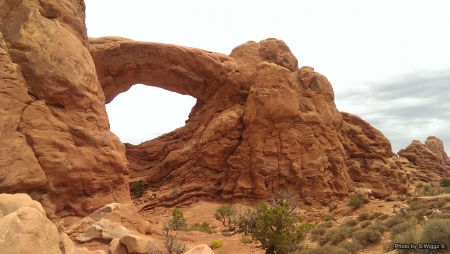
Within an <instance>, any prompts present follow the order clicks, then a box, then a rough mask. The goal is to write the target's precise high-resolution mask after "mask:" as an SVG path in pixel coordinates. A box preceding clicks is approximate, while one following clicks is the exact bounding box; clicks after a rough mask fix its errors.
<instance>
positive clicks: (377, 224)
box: [365, 221, 388, 233]
mask: <svg viewBox="0 0 450 254" xmlns="http://www.w3.org/2000/svg"><path fill="white" fill-rule="evenodd" d="M365 229H368V230H375V231H378V232H380V233H383V232H384V231H386V230H387V229H388V228H387V227H386V226H385V225H384V224H383V223H381V222H380V221H376V222H375V223H373V224H372V225H369V226H367V227H366V228H365Z"/></svg>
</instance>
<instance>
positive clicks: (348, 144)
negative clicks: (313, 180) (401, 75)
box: [340, 112, 412, 197]
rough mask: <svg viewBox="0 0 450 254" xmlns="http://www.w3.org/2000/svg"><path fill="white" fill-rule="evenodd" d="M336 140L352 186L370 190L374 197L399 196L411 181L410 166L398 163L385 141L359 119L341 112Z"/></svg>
mask: <svg viewBox="0 0 450 254" xmlns="http://www.w3.org/2000/svg"><path fill="white" fill-rule="evenodd" d="M341 115H342V117H343V119H344V125H343V127H342V128H341V132H340V140H341V141H342V144H343V146H344V148H345V151H346V158H348V159H347V166H348V173H349V175H350V177H351V178H352V180H353V181H354V182H355V185H356V186H359V187H366V188H370V189H372V194H373V195H374V196H376V197H386V196H388V195H389V194H392V193H402V192H405V191H406V190H407V188H408V181H409V180H410V179H411V176H412V175H411V173H410V172H409V171H410V164H409V163H408V162H404V163H402V161H401V159H399V158H398V157H397V156H396V155H395V154H394V153H393V152H392V148H391V143H390V142H389V140H388V139H387V138H386V137H385V136H384V135H383V134H382V133H381V132H380V131H379V130H377V129H375V128H374V127H372V126H371V125H370V124H369V123H367V122H366V121H364V120H362V119H361V118H360V117H358V116H355V115H351V114H348V113H344V112H341Z"/></svg>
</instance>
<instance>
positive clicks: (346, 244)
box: [339, 241, 363, 254]
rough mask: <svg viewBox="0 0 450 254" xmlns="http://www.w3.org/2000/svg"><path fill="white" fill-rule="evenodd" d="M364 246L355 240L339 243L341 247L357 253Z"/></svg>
mask: <svg viewBox="0 0 450 254" xmlns="http://www.w3.org/2000/svg"><path fill="white" fill-rule="evenodd" d="M362 247H363V246H362V245H361V244H359V243H357V242H354V241H351V242H343V243H341V244H339V248H341V249H346V250H347V251H348V252H349V253H350V254H357V253H358V252H359V251H360V250H361V249H362Z"/></svg>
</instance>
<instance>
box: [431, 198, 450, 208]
mask: <svg viewBox="0 0 450 254" xmlns="http://www.w3.org/2000/svg"><path fill="white" fill-rule="evenodd" d="M445 203H447V201H446V200H445V199H443V198H440V199H439V200H437V201H435V202H433V203H431V204H430V207H434V208H442V207H443V206H444V205H445Z"/></svg>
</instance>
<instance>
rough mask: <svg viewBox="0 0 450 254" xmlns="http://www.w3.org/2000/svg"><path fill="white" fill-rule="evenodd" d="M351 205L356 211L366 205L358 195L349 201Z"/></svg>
mask: <svg viewBox="0 0 450 254" xmlns="http://www.w3.org/2000/svg"><path fill="white" fill-rule="evenodd" d="M348 203H349V205H350V206H351V207H353V208H354V209H357V208H359V207H361V206H362V205H363V204H364V201H363V200H361V199H360V198H359V197H358V195H352V196H351V197H350V200H349V202H348Z"/></svg>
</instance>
